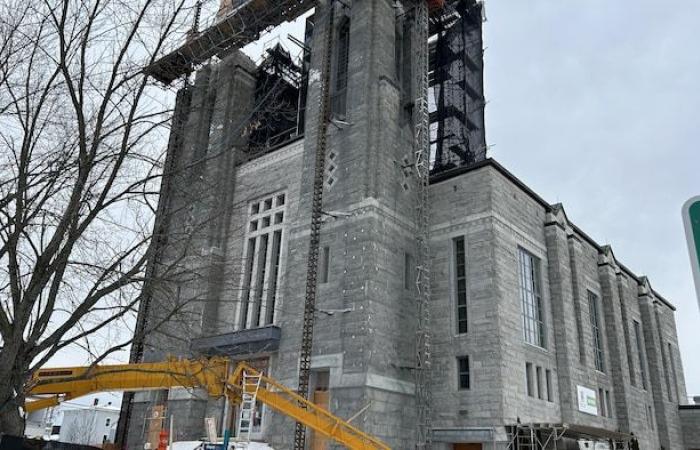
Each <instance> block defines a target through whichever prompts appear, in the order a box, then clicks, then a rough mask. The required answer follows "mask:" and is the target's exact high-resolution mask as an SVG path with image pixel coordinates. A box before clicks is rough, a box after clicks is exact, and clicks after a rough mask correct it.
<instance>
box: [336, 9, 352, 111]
mask: <svg viewBox="0 0 700 450" xmlns="http://www.w3.org/2000/svg"><path fill="white" fill-rule="evenodd" d="M336 45H337V49H338V52H337V55H338V56H337V60H336V71H335V86H334V87H335V92H334V93H333V107H332V110H333V113H335V114H337V115H338V116H339V117H340V118H343V119H344V118H345V114H346V112H347V91H348V65H349V62H350V20H349V19H348V18H347V17H346V18H344V19H343V21H342V22H341V24H340V26H339V27H338V41H337V44H336Z"/></svg>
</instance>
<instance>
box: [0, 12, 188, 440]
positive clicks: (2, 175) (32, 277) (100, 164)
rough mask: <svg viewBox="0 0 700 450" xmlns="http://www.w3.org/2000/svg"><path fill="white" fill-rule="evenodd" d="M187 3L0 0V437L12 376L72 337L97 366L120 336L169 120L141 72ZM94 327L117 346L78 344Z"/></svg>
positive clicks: (140, 267)
mask: <svg viewBox="0 0 700 450" xmlns="http://www.w3.org/2000/svg"><path fill="white" fill-rule="evenodd" d="M189 3H193V2H189ZM190 11H191V4H188V2H187V0H136V1H133V0H131V1H127V0H91V1H83V0H39V1H37V2H26V1H23V0H6V1H5V2H3V4H2V6H0V338H1V339H2V347H0V431H1V432H7V433H13V434H21V433H22V431H23V428H24V424H23V420H22V417H21V414H20V407H21V406H22V405H23V403H24V394H23V389H24V386H25V383H26V382H27V380H28V379H29V378H30V377H31V375H32V373H33V372H34V371H35V370H36V369H37V368H38V367H41V366H42V365H43V364H44V363H45V362H46V361H48V360H49V359H50V358H51V357H52V356H54V355H55V354H56V353H57V352H59V351H61V350H63V349H66V348H68V347H69V346H72V345H76V344H80V345H82V346H84V347H86V348H87V349H88V350H89V351H90V352H91V353H93V354H94V355H95V360H96V361H99V360H101V359H103V358H105V357H107V355H109V354H110V353H112V352H115V351H118V350H122V349H124V348H125V347H127V346H128V345H129V343H130V339H131V334H132V333H131V332H130V330H129V332H127V333H120V332H119V331H120V330H121V329H123V328H125V327H126V328H127V330H128V329H129V327H131V326H132V325H133V321H134V315H135V311H136V308H135V306H136V305H137V302H138V300H139V293H140V292H141V290H142V287H143V283H144V269H145V266H146V262H147V261H148V259H149V257H150V255H151V253H152V251H153V250H152V245H151V230H152V228H153V217H154V212H155V209H156V207H155V205H156V203H157V191H158V187H159V182H160V179H159V177H160V175H161V173H162V157H161V156H162V153H163V149H164V145H163V144H162V143H163V142H164V141H165V137H166V132H167V126H166V125H167V124H168V121H169V118H170V115H171V114H170V113H171V111H169V109H168V107H167V106H166V104H167V103H168V102H167V101H166V102H161V101H158V99H159V98H162V97H163V94H162V91H160V90H158V91H157V92H158V93H157V94H156V91H155V89H156V88H155V87H154V86H153V85H152V83H150V82H149V80H148V79H147V78H146V77H145V76H144V75H143V74H142V71H141V69H142V68H143V67H144V66H145V65H147V64H149V63H151V62H152V61H153V60H154V59H155V58H156V56H157V55H158V54H160V53H162V50H163V47H164V45H168V42H167V39H176V40H179V39H180V38H181V37H182V36H184V33H185V32H186V29H187V26H188V25H189V24H188V21H189V20H190V18H189V17H188V16H189V12H190ZM166 38H167V39H166ZM171 97H172V96H171ZM176 309H177V308H176V307H173V311H174V310H176ZM100 334H102V335H107V336H109V338H110V339H109V340H111V341H113V340H114V339H117V340H118V342H117V343H116V344H113V343H110V345H108V346H100V345H97V347H95V348H90V346H95V345H96V344H95V342H99V341H95V340H88V339H87V338H88V337H91V336H96V335H100ZM125 335H126V336H125Z"/></svg>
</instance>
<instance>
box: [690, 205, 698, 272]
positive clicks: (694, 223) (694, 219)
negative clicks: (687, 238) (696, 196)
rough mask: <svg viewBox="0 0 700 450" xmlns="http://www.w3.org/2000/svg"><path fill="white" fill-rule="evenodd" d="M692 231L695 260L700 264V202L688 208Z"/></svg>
mask: <svg viewBox="0 0 700 450" xmlns="http://www.w3.org/2000/svg"><path fill="white" fill-rule="evenodd" d="M688 216H689V217H690V229H691V234H692V236H693V242H694V244H695V258H696V261H698V262H700V200H698V201H696V202H693V203H692V204H691V205H690V208H688Z"/></svg>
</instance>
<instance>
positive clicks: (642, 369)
mask: <svg viewBox="0 0 700 450" xmlns="http://www.w3.org/2000/svg"><path fill="white" fill-rule="evenodd" d="M633 324H634V340H635V342H636V343H637V356H638V359H639V373H640V378H641V379H642V389H644V390H646V389H647V369H646V367H647V362H646V358H645V357H644V355H645V353H644V344H643V343H642V332H641V326H640V325H639V322H637V321H636V320H634V321H633Z"/></svg>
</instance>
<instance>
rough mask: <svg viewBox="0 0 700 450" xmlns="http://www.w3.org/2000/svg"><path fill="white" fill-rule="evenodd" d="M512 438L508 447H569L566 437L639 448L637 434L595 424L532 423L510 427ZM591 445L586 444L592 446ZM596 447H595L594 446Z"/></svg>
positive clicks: (618, 449) (624, 449)
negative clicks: (595, 425)
mask: <svg viewBox="0 0 700 450" xmlns="http://www.w3.org/2000/svg"><path fill="white" fill-rule="evenodd" d="M506 432H507V433H508V437H509V442H508V447H507V449H508V450H545V449H547V450H550V449H551V450H557V449H558V448H562V449H564V448H567V446H566V443H565V442H564V439H567V440H568V441H569V442H570V441H571V440H574V441H578V442H579V443H582V442H584V443H588V445H590V444H591V443H593V444H594V445H595V443H596V442H597V443H604V444H607V445H608V448H610V450H639V444H638V442H637V439H635V437H634V435H631V434H626V433H621V432H612V431H608V430H602V429H598V428H593V427H586V426H579V425H567V424H549V423H528V424H521V423H518V424H516V425H511V426H507V427H506ZM588 445H587V446H586V448H589V447H588ZM590 448H591V450H593V448H594V447H590Z"/></svg>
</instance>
